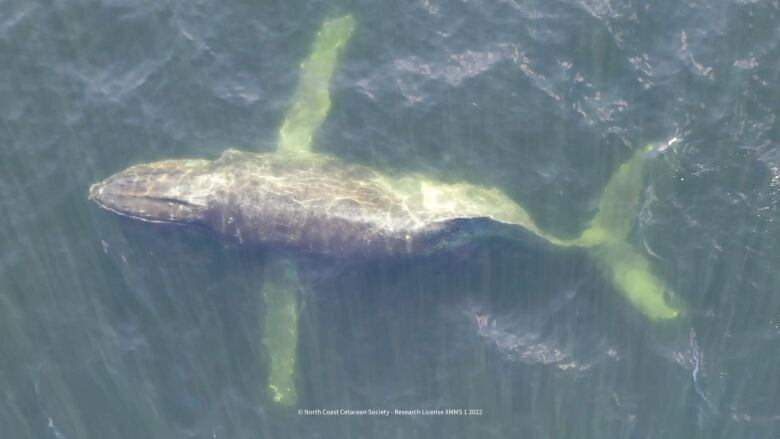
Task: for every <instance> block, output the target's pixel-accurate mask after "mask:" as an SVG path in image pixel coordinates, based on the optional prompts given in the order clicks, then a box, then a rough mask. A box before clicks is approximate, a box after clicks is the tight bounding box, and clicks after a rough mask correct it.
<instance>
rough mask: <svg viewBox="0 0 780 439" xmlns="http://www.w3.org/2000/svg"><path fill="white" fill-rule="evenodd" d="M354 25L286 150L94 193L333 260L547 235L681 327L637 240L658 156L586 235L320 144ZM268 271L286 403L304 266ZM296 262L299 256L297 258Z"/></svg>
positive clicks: (322, 58) (497, 198)
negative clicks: (560, 233) (483, 238)
mask: <svg viewBox="0 0 780 439" xmlns="http://www.w3.org/2000/svg"><path fill="white" fill-rule="evenodd" d="M353 27H354V20H353V18H352V17H351V16H345V17H341V18H338V19H333V20H327V21H326V22H325V23H324V24H323V27H322V29H321V30H320V32H319V33H318V34H317V38H316V40H315V42H314V45H313V48H312V52H311V54H310V55H309V57H308V58H307V59H306V60H305V61H304V62H303V63H302V64H301V70H300V77H299V80H298V87H297V91H296V94H295V96H294V97H293V101H292V104H291V105H290V108H289V110H288V112H287V114H286V117H285V119H284V123H283V124H282V127H281V129H280V132H279V147H278V149H277V151H275V152H273V153H250V152H240V151H236V150H227V151H225V153H223V154H222V156H221V157H219V158H218V159H217V160H213V161H210V160H200V159H195V160H187V159H182V160H166V161H160V162H155V163H150V164H142V165H136V166H132V167H130V168H128V169H126V170H124V171H122V172H119V173H117V174H115V175H113V176H111V177H109V178H107V179H106V180H104V181H102V182H100V183H96V184H94V185H92V187H91V188H90V192H89V197H90V199H91V200H93V201H94V202H96V203H97V204H98V205H99V206H100V207H103V208H105V209H108V210H110V211H112V212H115V213H118V214H120V215H123V216H127V217H130V218H134V219H138V220H142V221H147V222H157V223H172V224H193V225H199V226H205V227H208V228H210V229H212V230H214V231H215V232H217V233H220V234H223V235H225V236H229V237H231V238H233V239H236V240H237V241H238V242H240V243H256V244H263V245H268V246H273V247H283V248H286V249H291V250H296V251H299V252H300V251H304V252H311V253H320V254H326V255H344V256H348V255H398V254H417V253H424V252H433V251H437V250H439V249H442V248H449V247H451V246H453V245H456V244H458V243H460V242H462V241H463V240H464V238H470V237H473V236H474V235H475V234H482V235H484V234H502V235H503V234H506V235H509V236H513V237H516V236H518V233H517V232H518V231H520V233H521V234H524V235H529V234H530V235H534V236H536V237H538V238H541V239H542V240H543V241H544V242H547V243H549V244H552V245H557V246H579V247H583V248H585V249H586V251H587V253H588V254H590V255H591V256H592V257H593V259H594V260H595V261H596V263H597V265H598V266H600V267H601V268H602V270H603V272H604V273H605V275H606V277H607V278H608V279H609V280H610V282H611V283H612V285H614V287H615V288H616V289H617V290H619V291H621V292H622V293H623V294H624V295H625V296H626V298H627V299H628V302H629V303H631V304H632V305H633V306H634V307H636V308H637V309H638V310H640V311H641V312H642V313H644V314H645V315H647V316H648V317H650V318H652V319H673V318H676V317H678V316H679V315H680V314H681V311H680V309H678V308H677V306H675V305H674V304H670V303H669V302H668V301H667V298H668V297H670V296H671V294H670V292H669V289H668V287H667V285H666V283H665V282H664V281H663V280H662V279H660V278H658V277H656V276H655V275H654V274H653V273H652V270H651V267H650V262H649V261H648V260H647V259H646V257H645V256H644V255H642V254H641V253H638V252H637V251H636V250H635V249H634V248H633V246H632V245H631V244H630V243H629V242H628V237H629V234H630V232H631V230H632V228H633V226H634V220H635V217H636V212H637V209H638V208H639V200H640V197H641V194H642V190H643V185H642V178H641V176H642V172H641V171H642V165H643V162H644V159H645V157H646V156H647V153H646V150H644V149H638V150H637V151H636V152H635V153H634V155H633V157H632V158H631V159H630V160H628V161H627V162H626V163H623V164H622V165H621V166H620V168H619V169H618V170H617V172H616V173H615V174H614V175H613V177H612V178H611V179H610V182H609V183H608V184H607V186H606V187H605V188H604V192H603V194H602V197H601V201H600V202H599V211H598V213H597V214H596V216H595V217H594V218H593V220H592V221H591V223H590V224H589V225H588V227H587V228H585V229H584V230H583V233H582V235H581V236H579V237H577V238H574V239H565V238H560V237H555V236H552V235H550V234H548V233H546V232H544V231H543V230H541V229H540V228H539V227H538V226H537V225H536V224H535V223H534V221H533V220H532V218H531V216H530V215H529V214H528V213H527V212H526V211H525V209H523V207H522V206H521V205H520V204H519V203H518V202H516V201H514V200H512V199H511V198H510V197H508V196H506V195H505V194H504V193H503V192H502V191H501V190H500V189H498V188H493V187H487V186H480V185H476V184H470V183H466V182H455V183H447V182H442V181H436V180H434V179H431V178H429V177H426V176H422V175H414V174H407V175H400V174H398V175H396V174H387V173H384V172H382V171H380V170H377V169H374V168H370V167H367V166H363V165H360V164H356V163H348V162H344V161H342V160H339V159H338V158H335V157H328V156H325V155H322V154H317V153H316V152H314V151H313V149H312V138H313V137H314V133H315V131H316V129H317V128H318V127H319V126H320V125H321V124H322V121H323V120H324V119H325V117H326V116H327V114H328V110H329V108H330V94H329V91H328V84H329V82H330V78H331V76H332V74H333V71H334V69H335V66H336V61H337V58H338V53H339V51H340V49H341V48H342V47H343V46H344V45H345V44H346V41H347V40H348V39H349V37H350V35H351V33H352V30H353ZM279 254H280V255H281V258H280V260H279V261H277V262H276V263H271V264H269V265H268V267H267V269H266V273H265V274H266V276H265V277H264V283H263V288H262V292H263V297H264V299H265V303H266V318H265V327H264V333H263V337H262V340H263V344H264V345H265V347H266V348H267V350H268V353H269V356H270V358H269V363H270V366H269V369H270V370H269V378H268V388H269V390H270V391H271V394H272V396H273V399H274V400H275V401H277V402H280V403H282V404H285V405H292V404H294V403H295V401H296V400H297V399H296V398H297V394H296V390H295V389H296V386H295V380H294V375H295V374H294V371H295V362H296V345H297V336H298V335H297V334H298V332H297V331H298V329H297V319H298V314H297V291H298V290H299V289H300V285H299V282H298V277H297V265H296V263H295V261H294V257H293V258H287V255H289V254H290V253H285V254H282V253H279ZM292 256H295V252H293V253H292Z"/></svg>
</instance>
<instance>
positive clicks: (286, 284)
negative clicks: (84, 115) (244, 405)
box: [262, 258, 300, 406]
mask: <svg viewBox="0 0 780 439" xmlns="http://www.w3.org/2000/svg"><path fill="white" fill-rule="evenodd" d="M262 289H263V298H264V299H265V309H266V312H265V329H264V331H263V345H264V346H265V348H266V350H267V352H268V356H269V366H268V367H269V373H268V390H269V392H270V394H271V397H272V398H273V400H274V401H275V402H277V403H279V404H282V405H286V406H290V405H293V404H295V402H296V401H297V399H298V395H297V392H296V390H295V368H296V357H297V352H298V295H299V292H300V283H299V281H298V267H297V265H296V263H295V262H294V261H292V260H290V259H286V258H277V259H274V260H272V261H271V262H270V263H269V264H268V265H267V266H266V269H265V276H264V282H263V287H262Z"/></svg>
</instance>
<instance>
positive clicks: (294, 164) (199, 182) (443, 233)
mask: <svg viewBox="0 0 780 439" xmlns="http://www.w3.org/2000/svg"><path fill="white" fill-rule="evenodd" d="M407 180H409V179H407ZM403 182H404V178H398V179H391V178H389V177H387V176H384V175H382V174H380V173H378V172H377V171H375V170H373V169H371V168H368V167H365V166H361V165H358V164H353V163H345V162H343V161H340V160H337V159H333V158H329V157H324V156H312V155H305V156H300V157H299V156H295V155H292V156H291V155H284V154H278V153H274V154H254V153H247V152H240V151H236V150H228V151H226V152H225V153H224V154H223V155H222V156H221V157H220V158H219V159H218V160H215V161H213V162H210V161H207V160H168V161H163V162H157V163H152V164H146V165H137V166H133V167H131V168H129V169H127V170H125V171H123V172H120V173H118V174H116V175H114V176H112V177H110V178H108V179H107V180H105V181H104V182H101V183H97V184H95V185H93V186H92V188H90V199H91V200H93V201H95V202H96V203H97V204H98V205H100V206H101V207H103V208H105V209H108V210H111V211H113V212H115V213H118V214H120V215H123V216H128V217H132V218H135V219H139V220H142V221H148V222H160V223H177V224H197V225H202V226H206V227H208V228H210V229H213V230H214V231H216V232H218V233H221V234H224V235H226V236H229V237H232V238H233V239H235V240H237V241H238V242H240V243H256V244H264V245H270V246H275V247H283V248H287V249H291V250H296V251H305V252H311V253H318V254H329V255H344V256H349V255H398V254H410V253H428V252H431V251H434V250H436V249H438V248H439V247H441V246H444V245H448V244H450V243H451V242H452V241H453V240H456V239H458V238H462V237H463V236H464V235H465V234H466V232H465V231H464V229H465V228H464V227H463V226H464V225H466V222H468V221H469V220H476V219H477V218H480V216H479V215H469V213H468V209H466V212H465V213H463V212H461V213H460V214H458V213H453V212H450V210H451V208H449V209H448V208H442V207H438V208H431V206H425V203H424V200H423V198H424V197H423V195H422V194H421V193H420V190H419V187H420V183H419V181H417V180H409V181H408V182H407V184H406V186H408V187H409V188H410V189H409V190H407V189H405V188H404V183H403ZM464 220H465V221H466V222H464ZM466 228H467V227H466ZM498 229H500V228H498Z"/></svg>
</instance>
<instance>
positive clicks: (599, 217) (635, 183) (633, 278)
mask: <svg viewBox="0 0 780 439" xmlns="http://www.w3.org/2000/svg"><path fill="white" fill-rule="evenodd" d="M651 149H652V147H651V146H648V147H646V148H643V149H640V150H638V151H637V152H636V153H634V156H633V157H632V158H631V159H630V160H629V161H627V162H626V163H624V164H622V165H621V166H620V168H619V169H618V171H617V172H616V173H615V175H614V176H613V177H612V178H611V179H610V181H609V183H607V186H606V187H605V188H604V192H603V194H602V196H601V200H600V202H599V211H598V213H597V214H596V216H595V217H594V218H593V221H592V222H591V224H590V227H588V228H587V229H586V230H585V231H584V232H583V233H582V235H580V237H579V238H577V239H574V240H572V241H568V243H571V244H573V245H578V246H581V247H585V248H586V249H587V250H588V251H589V253H591V255H593V256H594V257H595V259H596V261H597V262H598V264H599V266H600V267H601V268H602V269H603V270H604V271H605V272H606V273H607V276H608V277H609V279H610V280H611V281H612V284H613V285H614V286H615V287H616V288H617V289H618V290H620V291H621V292H622V293H623V294H624V295H625V296H626V299H628V301H629V303H631V304H632V305H633V306H634V307H635V308H637V309H638V310H639V311H641V312H642V313H643V314H645V315H647V316H648V317H650V318H652V319H672V318H675V317H678V316H679V315H681V314H682V311H681V310H680V309H679V308H678V307H676V306H674V305H671V304H670V303H669V300H668V299H670V298H671V297H672V296H673V295H672V292H671V291H670V290H669V288H668V287H667V285H666V283H665V282H664V281H663V280H662V279H659V278H658V277H656V276H655V275H654V274H653V273H652V271H651V269H650V262H649V261H648V260H647V258H646V257H645V256H643V255H641V254H640V253H638V252H637V251H636V250H635V249H634V247H633V246H631V245H630V244H629V243H628V237H629V234H630V233H631V230H632V228H633V227H634V223H635V221H636V216H637V213H638V211H639V206H640V204H639V203H640V201H641V197H642V192H643V188H644V185H643V181H642V170H643V166H644V162H645V159H646V158H647V157H648V156H649V155H650V153H649V151H650V150H651Z"/></svg>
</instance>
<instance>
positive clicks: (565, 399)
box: [0, 0, 780, 439]
mask: <svg viewBox="0 0 780 439" xmlns="http://www.w3.org/2000/svg"><path fill="white" fill-rule="evenodd" d="M344 13H351V14H353V16H354V17H355V19H356V22H357V27H356V30H355V32H354V34H353V36H352V39H351V40H350V42H349V44H348V46H347V48H346V50H345V52H344V53H343V56H342V57H341V61H340V64H339V65H338V68H337V71H336V73H335V76H334V81H333V83H332V86H331V94H332V98H333V106H332V109H331V112H330V114H329V117H328V119H327V120H326V122H325V124H324V126H323V127H322V129H321V130H320V131H319V132H318V133H317V136H316V138H315V139H314V142H315V148H316V149H318V150H320V151H325V152H328V153H330V154H333V155H335V156H338V157H340V158H343V159H345V160H349V161H355V162H360V163H364V164H367V165H369V166H372V167H377V168H380V169H385V170H392V171H413V172H418V173H423V174H426V175H430V176H433V177H436V178H439V179H443V180H447V181H469V182H474V183H480V184H483V185H488V186H495V187H499V188H501V189H502V190H503V191H505V192H506V193H508V194H510V195H511V196H512V197H513V198H514V199H516V200H517V201H519V202H521V203H523V205H524V206H525V207H526V208H527V209H528V210H529V211H530V212H531V213H532V214H533V216H534V217H535V218H536V219H537V221H538V223H539V224H540V225H542V226H543V227H544V228H545V229H546V230H550V231H551V232H553V233H555V234H556V235H560V236H574V235H576V234H577V232H578V231H580V230H581V229H583V228H584V227H585V226H586V224H587V222H588V220H589V219H590V218H591V217H592V216H593V214H594V212H595V209H596V207H597V203H598V199H599V195H600V193H601V190H602V189H603V187H604V185H605V184H606V182H607V180H608V179H609V177H610V175H612V173H613V172H614V171H615V170H616V169H617V167H618V166H619V165H620V163H622V162H623V161H625V160H626V159H628V157H630V156H631V154H632V152H633V151H635V150H636V149H637V148H640V147H642V146H644V145H645V144H647V143H650V142H659V143H660V142H667V141H669V140H670V139H673V138H677V139H679V141H677V142H674V144H673V145H672V146H671V147H669V148H668V149H666V151H665V152H664V153H663V154H660V155H659V156H658V157H657V158H655V159H654V160H652V161H650V162H649V163H648V166H647V170H646V174H647V175H646V177H645V187H646V190H645V196H644V200H643V204H642V209H641V211H640V212H639V213H638V215H637V219H636V230H635V232H634V233H633V235H632V244H633V245H634V246H635V247H636V248H637V249H639V251H641V252H642V253H643V254H645V255H648V257H649V258H650V260H651V261H652V266H653V271H654V272H655V273H656V274H658V275H659V276H661V277H663V278H664V279H666V280H667V282H668V283H669V284H670V286H672V288H673V289H674V290H675V291H676V292H677V294H678V295H679V296H680V298H681V300H682V301H683V303H684V304H685V308H686V314H685V316H684V317H683V318H681V319H678V320H677V321H674V322H667V323H658V322H653V321H651V320H649V319H647V318H645V317H644V316H642V315H641V314H639V313H638V312H637V311H636V310H635V309H633V308H631V307H630V306H628V305H627V304H626V302H625V299H624V298H623V297H622V296H621V295H620V293H619V292H617V291H615V290H614V288H613V287H611V286H610V284H609V283H608V282H607V281H606V280H605V279H604V278H603V276H602V275H601V274H600V273H599V272H598V270H596V269H595V268H594V267H593V265H592V263H591V262H590V261H589V260H588V258H586V257H585V255H584V254H582V253H581V252H577V251H570V250H561V249H556V248H552V247H550V246H548V245H545V244H544V243H540V242H538V241H537V240H531V239H529V240H528V242H527V243H524V242H516V241H512V242H509V241H505V240H500V239H494V240H481V241H479V242H474V243H471V244H469V245H468V246H466V247H464V248H460V249H455V250H453V251H451V252H442V253H441V254H436V255H432V256H427V257H420V258H399V259H389V260H373V261H372V260H360V261H346V262H344V261H342V262H341V263H339V264H328V263H324V262H323V261H308V262H307V261H304V262H302V264H303V266H302V270H301V273H302V275H301V276H302V278H303V279H304V280H305V285H306V287H305V290H304V291H302V293H301V296H302V308H301V317H300V322H299V323H300V341H299V346H298V368H297V383H298V395H299V398H298V403H297V404H296V405H295V406H294V407H280V406H278V405H275V404H274V403H273V402H272V401H271V398H270V395H269V394H268V391H267V387H266V382H267V375H268V356H267V352H265V351H264V347H263V345H262V343H261V338H262V328H263V324H262V323H263V319H264V304H263V301H262V299H261V295H260V293H259V291H260V288H261V285H262V280H263V279H262V276H263V267H264V264H265V263H266V261H267V260H268V254H267V253H266V250H263V249H258V248H245V247H239V246H237V245H236V244H234V243H230V242H225V241H224V240H221V239H218V238H217V237H214V236H211V235H209V234H208V233H206V232H204V231H201V230H186V229H182V228H172V227H162V226H157V227H150V226H149V225H144V224H135V223H133V222H130V221H127V220H122V219H119V218H118V217H116V216H114V215H110V214H108V213H107V212H105V211H100V210H99V209H97V208H96V207H95V206H94V205H92V204H91V203H90V202H89V201H88V200H87V190H88V188H89V185H90V184H91V183H93V182H95V181H98V180H101V179H103V178H105V177H107V176H109V175H110V174H112V173H115V172H117V171H119V170H121V169H124V168H126V167H128V166H130V165H132V164H136V163H140V162H148V161H153V160H159V159H165V158H182V157H203V158H216V157H217V156H218V155H219V154H220V153H221V152H222V151H223V150H225V149H226V148H228V147H238V148H242V149H247V150H261V151H271V150H273V149H274V148H275V147H276V144H277V141H278V138H277V133H278V130H279V125H280V123H281V121H282V118H283V115H284V112H285V110H286V108H287V105H288V104H289V99H290V97H291V96H292V94H293V92H294V89H295V84H296V81H297V73H298V66H299V63H300V61H301V60H302V59H303V58H304V57H305V56H306V54H307V53H308V52H309V49H310V45H311V42H312V40H313V38H314V34H315V32H316V31H317V29H318V28H319V26H320V24H321V23H322V21H323V20H324V19H325V18H327V17H333V16H337V15H341V14H344ZM779 83H780V6H778V3H777V1H769V0H766V1H763V0H756V1H751V0H718V1H698V0H685V1H682V2H680V1H671V0H663V1H659V2H631V1H627V0H626V1H611V2H610V1H609V0H502V1H500V0H494V1H488V0H475V1H440V0H417V1H393V2H390V1H384V2H381V1H341V2H303V1H276V2H273V1H262V0H254V1H229V2H218V1H212V0H198V1H167V0H162V1H160V0H155V1H145V0H137V1H125V2H120V1H114V0H104V1H86V0H85V1H81V0H73V1H64V0H52V1H22V0H0V438H2V439H6V438H9V439H16V438H57V439H60V438H68V439H74V438H79V439H80V438H101V439H102V438H293V437H301V438H404V439H406V438H417V437H420V438H455V437H458V438H488V437H489V438H774V437H780V372H779V368H780V274H778V273H780V272H779V271H778V265H780V149H778V146H780V145H778V142H779V139H780V123H778V121H777V117H778V113H780V88H779V87H778V85H777V84H779ZM436 408H441V409H448V408H450V409H469V408H470V409H477V410H480V411H481V416H476V415H474V416H422V415H420V416H388V417H382V416H306V415H298V413H297V412H298V410H299V409H301V410H302V409H336V410H338V409H356V410H360V409H389V410H393V409H410V410H414V409H436Z"/></svg>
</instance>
